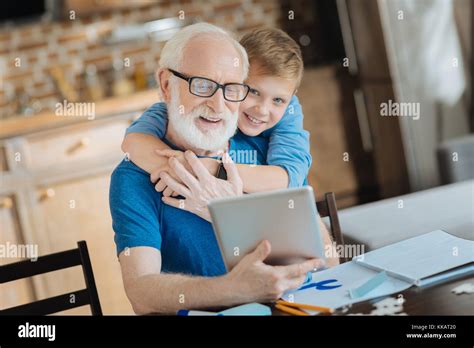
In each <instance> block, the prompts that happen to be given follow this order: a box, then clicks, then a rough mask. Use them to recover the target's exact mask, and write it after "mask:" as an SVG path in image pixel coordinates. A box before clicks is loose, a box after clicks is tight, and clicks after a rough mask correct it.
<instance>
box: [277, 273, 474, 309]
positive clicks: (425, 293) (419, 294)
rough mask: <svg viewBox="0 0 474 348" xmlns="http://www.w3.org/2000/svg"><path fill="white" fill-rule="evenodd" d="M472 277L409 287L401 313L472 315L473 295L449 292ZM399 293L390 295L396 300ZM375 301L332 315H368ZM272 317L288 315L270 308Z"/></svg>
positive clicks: (404, 293)
mask: <svg viewBox="0 0 474 348" xmlns="http://www.w3.org/2000/svg"><path fill="white" fill-rule="evenodd" d="M473 282H474V277H473V276H465V277H463V278H458V279H454V280H451V281H448V282H444V283H440V284H434V285H431V286H427V287H423V288H418V287H415V286H413V287H411V288H409V289H407V290H405V291H403V292H401V293H400V294H402V295H403V298H404V299H405V302H404V303H403V311H402V312H403V313H406V314H408V315H474V294H460V295H456V294H455V293H453V292H451V290H452V289H453V288H455V287H457V286H459V285H461V284H464V283H473ZM398 295H399V293H396V294H392V295H391V297H394V298H397V297H398ZM381 299H383V298H379V299H377V300H370V301H365V302H361V303H357V304H354V305H352V307H350V308H349V310H348V311H346V312H343V311H341V310H338V311H336V313H334V315H347V314H356V313H363V314H367V315H369V314H370V312H371V311H372V310H373V309H375V307H374V306H373V303H375V302H378V301H379V300H381ZM272 313H273V315H288V314H286V313H283V312H282V311H280V310H278V309H275V308H273V307H272Z"/></svg>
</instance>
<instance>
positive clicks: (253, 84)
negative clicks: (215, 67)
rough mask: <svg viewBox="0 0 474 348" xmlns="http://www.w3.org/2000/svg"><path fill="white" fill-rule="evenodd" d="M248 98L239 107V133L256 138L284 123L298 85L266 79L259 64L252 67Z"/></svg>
mask: <svg viewBox="0 0 474 348" xmlns="http://www.w3.org/2000/svg"><path fill="white" fill-rule="evenodd" d="M245 83H246V84H248V85H249V86H250V88H251V89H250V92H249V94H248V96H247V98H246V99H245V100H244V101H243V102H242V103H241V104H240V107H239V122H238V126H239V129H240V130H241V131H242V132H243V133H244V134H246V135H248V136H256V135H259V134H260V133H262V132H263V131H264V130H266V129H269V128H272V127H273V126H274V125H276V124H277V123H278V121H280V119H281V118H282V117H283V114H284V113H285V110H286V108H287V106H288V104H289V103H290V100H291V97H292V96H293V94H294V91H295V89H296V81H294V80H287V79H284V78H281V77H276V76H271V75H264V74H262V71H261V69H260V67H259V64H258V63H254V64H251V66H250V71H249V77H248V79H247V80H246V81H245Z"/></svg>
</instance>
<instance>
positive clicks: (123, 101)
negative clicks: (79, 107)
mask: <svg viewBox="0 0 474 348" xmlns="http://www.w3.org/2000/svg"><path fill="white" fill-rule="evenodd" d="M159 101H160V97H159V95H158V91H157V90H156V89H153V90H147V91H143V92H138V93H135V94H132V95H130V96H126V97H113V98H108V99H104V100H102V101H98V102H96V104H95V118H94V119H100V118H104V117H108V116H113V115H117V114H123V113H127V112H133V111H142V110H144V109H146V108H148V107H149V106H151V105H152V104H154V103H157V102H159ZM87 121H90V120H88V118H87V117H85V116H57V115H56V114H55V113H54V111H45V112H41V113H38V114H35V115H32V116H25V115H17V116H13V117H10V118H7V119H5V120H1V121H0V139H5V138H11V137H14V136H18V135H23V134H28V133H32V132H37V131H41V130H47V129H51V128H56V127H62V126H66V125H70V124H76V123H81V122H87Z"/></svg>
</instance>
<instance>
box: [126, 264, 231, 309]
mask: <svg viewBox="0 0 474 348" xmlns="http://www.w3.org/2000/svg"><path fill="white" fill-rule="evenodd" d="M134 282H136V283H135V286H133V287H130V288H129V289H133V290H129V292H128V295H129V297H130V300H131V301H132V304H133V307H134V310H135V311H136V312H137V313H139V314H147V313H167V314H176V312H177V311H178V310H179V309H206V308H212V307H218V306H219V307H221V306H223V307H227V306H232V305H235V304H237V303H239V301H238V298H239V296H237V295H238V294H237V293H236V292H235V291H236V289H231V288H230V285H229V281H228V279H227V278H226V277H225V276H220V277H210V278H206V277H190V276H185V275H181V274H166V273H161V274H149V275H144V276H141V277H139V278H136V279H135V280H134Z"/></svg>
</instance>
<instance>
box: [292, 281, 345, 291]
mask: <svg viewBox="0 0 474 348" xmlns="http://www.w3.org/2000/svg"><path fill="white" fill-rule="evenodd" d="M335 283H338V280H337V279H327V280H322V281H320V282H316V283H311V284H306V285H303V286H302V287H301V288H299V290H304V289H309V288H314V289H315V290H331V289H336V288H339V287H341V286H342V284H335ZM330 284H333V285H330Z"/></svg>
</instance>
